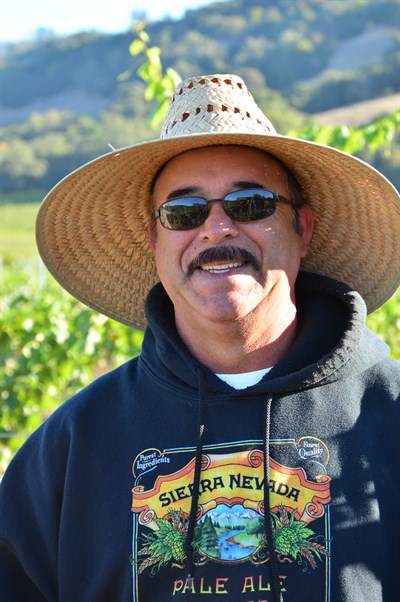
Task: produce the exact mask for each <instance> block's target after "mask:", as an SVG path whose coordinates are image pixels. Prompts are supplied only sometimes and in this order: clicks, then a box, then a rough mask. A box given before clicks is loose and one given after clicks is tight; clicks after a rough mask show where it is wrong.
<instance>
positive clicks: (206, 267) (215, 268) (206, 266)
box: [199, 261, 244, 274]
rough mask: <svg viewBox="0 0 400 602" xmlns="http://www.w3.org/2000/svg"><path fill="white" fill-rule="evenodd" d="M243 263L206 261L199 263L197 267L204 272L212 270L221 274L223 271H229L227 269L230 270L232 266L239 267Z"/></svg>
mask: <svg viewBox="0 0 400 602" xmlns="http://www.w3.org/2000/svg"><path fill="white" fill-rule="evenodd" d="M243 265H244V262H243V261H232V262H230V263H221V264H219V265H215V264H207V263H206V264H203V265H200V266H199V268H200V269H201V270H203V271H205V272H214V273H216V274H222V273H224V272H229V270H232V269H233V268H240V267H242V266H243Z"/></svg>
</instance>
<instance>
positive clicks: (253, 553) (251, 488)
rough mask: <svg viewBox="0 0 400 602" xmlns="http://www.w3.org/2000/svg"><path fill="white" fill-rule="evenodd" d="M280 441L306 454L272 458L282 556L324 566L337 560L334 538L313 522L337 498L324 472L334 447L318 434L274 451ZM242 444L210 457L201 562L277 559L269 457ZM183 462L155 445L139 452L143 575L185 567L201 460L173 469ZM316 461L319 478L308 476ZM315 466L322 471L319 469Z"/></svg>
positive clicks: (201, 516)
mask: <svg viewBox="0 0 400 602" xmlns="http://www.w3.org/2000/svg"><path fill="white" fill-rule="evenodd" d="M274 444H275V445H277V446H280V450H282V446H285V445H286V446H287V445H291V449H292V450H293V449H295V451H296V453H295V457H297V458H298V461H296V463H297V464H298V465H296V466H290V467H289V466H285V465H283V464H282V463H279V462H278V461H276V460H274V459H272V458H271V459H270V481H269V484H268V486H269V493H270V506H271V514H272V524H273V542H272V544H273V547H274V550H275V553H276V555H277V558H278V560H279V561H280V562H282V563H285V562H286V563H293V562H296V564H297V565H304V564H306V565H307V566H308V567H309V569H311V570H312V569H316V568H317V566H318V562H322V560H323V558H326V559H328V557H329V548H328V547H327V545H329V542H326V539H325V537H324V536H323V535H321V533H317V532H316V530H315V529H314V528H313V523H314V524H315V525H316V524H318V523H315V522H314V521H317V519H320V518H322V517H324V515H325V510H326V507H327V504H328V503H329V501H330V499H331V498H330V480H331V479H330V477H329V476H328V475H327V474H326V471H325V470H324V467H325V465H326V464H327V462H328V457H329V454H328V450H327V448H326V446H325V444H324V443H323V442H322V441H320V440H319V439H316V438H313V437H304V438H302V439H301V440H299V441H297V442H293V441H292V442H272V445H271V449H272V447H273V445H274ZM237 446H238V448H236V449H235V444H230V445H229V446H226V447H227V448H228V447H229V448H230V449H233V451H231V452H230V453H221V447H219V448H218V450H213V448H212V447H211V446H209V447H207V448H206V449H205V450H204V453H203V456H202V465H201V479H200V486H199V507H198V511H197V522H196V527H195V533H194V542H193V552H194V560H195V563H196V565H198V566H201V565H204V564H207V563H209V562H213V563H220V564H225V565H232V564H238V563H243V562H249V563H251V564H253V565H261V564H263V563H266V562H268V560H269V547H268V545H267V541H266V536H265V529H264V501H263V498H264V459H263V454H262V452H261V451H260V450H259V449H257V447H256V444H254V443H253V444H251V445H249V443H247V449H245V450H243V444H241V447H242V449H240V447H239V444H237ZM249 448H250V449H249ZM193 451H194V450H193ZM212 451H218V452H219V453H211V452H212ZM184 452H185V453H188V450H184ZM276 455H277V456H278V457H280V456H282V454H279V453H277V454H276ZM178 459H179V451H178V450H170V451H168V450H165V451H163V452H161V451H159V450H155V449H154V450H146V452H143V453H141V454H139V456H138V457H137V458H136V459H135V462H134V464H133V473H134V476H135V477H136V482H135V486H134V488H133V490H132V511H133V513H134V516H135V523H136V528H135V533H136V542H135V546H136V548H135V558H136V561H135V564H136V570H137V574H138V575H139V574H142V573H144V572H146V571H150V574H151V575H155V574H156V573H157V572H158V571H160V570H161V568H162V567H163V566H167V565H170V566H175V567H180V568H184V566H185V549H184V543H185V539H186V535H187V523H188V517H189V513H190V507H191V501H192V493H193V485H192V482H193V474H194V462H195V461H194V458H193V457H192V458H191V459H189V460H188V461H187V462H186V463H185V464H184V465H183V466H182V465H181V466H180V467H178V468H177V469H176V470H175V471H173V472H172V471H170V470H166V468H168V469H170V468H172V467H174V466H175V467H176V466H177V464H178V462H177V460H178ZM310 462H312V465H313V469H314V470H313V475H312V478H310V477H309V475H308V474H307V466H308V463H310ZM178 466H179V464H178ZM315 466H317V467H318V469H319V471H320V474H315ZM150 476H151V477H152V478H150ZM181 583H183V581H182V582H181ZM174 593H175V591H174Z"/></svg>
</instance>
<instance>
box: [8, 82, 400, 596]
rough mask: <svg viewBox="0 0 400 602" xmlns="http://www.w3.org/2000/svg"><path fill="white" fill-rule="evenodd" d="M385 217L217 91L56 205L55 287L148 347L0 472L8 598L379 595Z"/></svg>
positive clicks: (376, 202)
mask: <svg viewBox="0 0 400 602" xmlns="http://www.w3.org/2000/svg"><path fill="white" fill-rule="evenodd" d="M398 203H399V199H398V194H397V192H396V191H395V190H394V188H393V187H392V186H391V184H390V183H389V182H388V181H387V180H385V178H384V177H383V176H381V175H380V174H379V173H377V172H376V171H375V170H373V169H372V168H371V167H369V166H368V165H366V164H365V163H363V162H360V161H358V160H357V159H354V158H352V157H350V156H348V155H345V154H344V153H340V152H338V151H335V150H334V149H330V148H327V147H323V146H319V145H316V144H312V143H308V142H305V141H300V140H294V139H291V138H286V137H283V136H279V135H278V134H276V133H275V131H274V129H273V128H272V126H271V124H270V123H269V121H268V119H267V118H266V117H265V116H264V115H263V114H262V112H261V111H260V109H259V108H258V107H257V106H256V104H255V103H254V101H253V99H252V97H251V96H250V94H249V93H248V91H247V89H246V87H245V84H244V82H243V81H242V80H241V79H240V78H238V77H236V76H233V75H216V76H202V77H195V78H190V79H188V80H186V81H185V82H183V83H182V84H180V85H179V86H178V88H177V90H176V92H175V96H174V99H173V101H172V103H171V106H170V109H169V113H168V115H167V117H166V121H165V124H164V127H163V131H162V138H161V140H157V141H151V142H146V143H143V144H138V145H135V146H132V147H129V148H127V149H123V150H120V151H116V152H113V153H110V154H109V155H106V156H105V157H101V158H99V159H97V160H96V161H94V162H92V163H90V164H88V165H86V166H84V167H83V168H81V169H80V170H78V171H77V172H75V173H73V174H71V175H70V176H68V177H67V178H66V179H65V180H63V181H62V182H61V183H60V184H59V185H58V186H57V187H56V188H55V189H54V190H53V191H51V192H50V194H49V195H48V197H47V198H46V199H45V201H44V204H43V205H42V208H41V210H40V214H39V217H38V226H37V237H38V245H39V249H40V252H41V255H42V257H43V259H44V261H45V263H46V265H47V266H48V268H49V270H50V271H51V272H52V273H53V275H54V276H55V277H56V278H57V279H58V280H59V281H60V283H61V284H62V285H63V286H64V287H65V288H66V289H67V290H69V291H70V292H71V293H72V294H74V295H75V296H76V297H77V298H78V299H80V300H82V301H83V302H85V303H86V304H87V305H89V306H91V307H94V308H95V309H97V310H99V311H101V312H103V313H105V314H106V315H109V316H111V317H113V318H116V319H118V320H120V321H121V322H124V323H127V324H131V325H136V326H140V327H144V326H145V325H146V323H147V329H146V334H145V338H144V343H143V350H142V353H141V355H140V356H139V357H138V358H135V359H134V360H132V361H130V362H128V363H127V364H125V365H124V366H122V367H121V368H119V369H117V370H116V371H114V372H112V373H110V374H108V375H106V376H105V377H103V378H101V379H99V380H98V381H96V382H95V383H93V384H92V385H91V386H90V387H88V388H87V389H85V390H84V391H82V392H81V393H80V394H78V395H77V396H76V397H75V398H73V399H72V400H70V401H68V402H67V403H65V404H64V405H63V406H62V407H61V408H60V409H59V410H58V411H57V412H55V414H54V415H53V416H51V417H50V418H49V419H48V420H47V422H46V423H45V424H44V425H43V426H42V427H41V428H40V429H39V430H38V431H37V432H36V433H35V434H34V435H33V436H32V437H31V438H30V439H29V440H28V442H27V443H26V445H25V446H24V447H23V449H22V450H21V451H20V452H19V454H17V456H16V458H15V459H14V461H13V462H12V464H11V466H10V468H9V470H8V473H7V474H6V475H5V477H4V480H3V484H2V494H1V506H0V508H1V515H0V517H1V533H0V535H1V542H2V546H1V548H0V549H1V561H0V562H1V571H2V573H1V579H2V581H1V583H2V584H3V593H2V599H4V600H9V601H11V600H12V601H13V602H19V601H22V600H24V601H25V600H29V601H32V602H36V601H43V600H46V601H53V600H59V601H65V602H66V601H77V600H79V601H87V602H89V601H90V602H93V601H96V602H97V601H101V602H103V601H104V602H109V601H113V602H114V601H115V602H119V601H123V600H124V601H125V600H131V599H133V600H135V601H138V602H143V601H151V602H153V601H154V602H156V601H162V602H166V601H169V600H184V599H188V600H193V601H195V600H220V599H226V600H231V601H246V602H250V601H252V600H254V601H261V600H267V601H268V602H272V601H273V602H276V601H278V600H284V601H285V602H302V601H306V602H322V601H328V600H329V601H339V600H346V601H348V602H361V601H364V600H368V601H369V602H370V601H373V602H377V601H382V600H386V601H389V600H390V601H392V600H394V599H396V597H397V595H398V586H399V579H398V570H397V560H398V555H397V554H396V550H397V549H398V542H399V539H400V529H399V520H398V512H397V510H396V509H397V508H398V506H399V501H400V500H399V488H398V484H397V481H396V478H395V477H396V476H397V475H398V462H399V459H400V453H399V452H400V449H399V445H400V444H399V441H400V439H399V422H398V407H397V406H396V401H398V396H399V388H400V383H399V381H400V379H399V369H398V365H397V364H396V362H394V361H393V360H390V359H389V358H388V357H387V355H388V350H387V347H386V345H384V344H383V343H382V342H381V341H379V339H377V337H375V336H374V335H372V333H370V332H369V331H367V330H366V329H365V315H366V304H367V307H368V309H369V311H373V310H374V309H375V308H377V307H378V306H379V305H381V304H382V303H384V302H385V300H387V299H388V298H389V297H390V296H391V295H392V294H393V292H394V290H395V289H396V287H397V285H398V282H399V272H400V270H399V214H398V208H399V205H398ZM314 220H315V223H314ZM158 279H159V280H160V282H161V283H158V284H157V280H158ZM363 298H364V300H363ZM145 304H146V314H144V305H145ZM131 511H132V512H131Z"/></svg>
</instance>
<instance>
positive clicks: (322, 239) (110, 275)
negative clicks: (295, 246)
mask: <svg viewBox="0 0 400 602" xmlns="http://www.w3.org/2000/svg"><path fill="white" fill-rule="evenodd" d="M215 144H239V145H247V146H253V147H256V148H260V149H261V150H265V151H267V152H270V153H271V154H272V155H275V156H276V157H277V158H278V159H280V160H281V161H283V163H285V164H286V166H287V167H288V169H289V170H290V171H291V172H292V173H293V174H294V175H295V177H296V178H297V179H298V180H299V182H300V184H301V186H302V189H303V191H304V192H305V196H306V199H307V201H308V202H309V204H310V206H311V208H312V210H313V212H314V216H315V230H314V234H313V238H312V241H311V245H310V248H309V251H308V254H307V257H306V258H305V259H304V260H303V262H302V269H305V270H308V271H311V272H315V273H320V274H323V275H327V276H331V277H333V278H335V279H337V280H340V281H343V282H345V283H347V284H349V285H350V286H351V287H352V288H354V289H356V290H357V291H359V292H360V293H361V295H362V296H363V297H364V299H365V301H366V304H367V308H368V311H370V312H371V311H373V310H374V309H376V308H377V307H379V306H380V305H382V304H383V303H384V302H385V301H386V300H387V299H388V298H389V297H390V296H391V295H392V294H393V293H394V292H395V290H396V288H397V286H398V284H399V282H400V236H399V232H400V208H399V195H398V193H397V192H396V190H395V189H394V188H393V186H392V185H391V184H390V183H389V182H388V181H387V180H386V179H385V178H384V177H383V176H382V175H381V174H379V173H378V172H377V171H376V170H374V169H373V168H371V167H370V166H369V165H367V164H366V163H364V162H362V161H359V160H358V159H356V158H354V157H351V156H349V155H347V154H345V153H342V152H340V151H337V150H335V149H332V148H329V147H326V146H322V145H318V144H314V143H311V142H307V141H302V140H298V139H293V138H289V137H284V136H280V135H278V134H276V132H275V130H274V128H273V127H272V125H271V123H270V122H269V121H268V119H267V118H266V117H265V115H263V113H262V112H261V111H260V109H259V108H258V107H257V105H256V104H255V102H254V100H253V98H252V96H251V95H250V93H249V92H248V91H247V88H246V86H245V85H244V83H243V81H242V80H241V79H240V78H237V77H236V76H233V75H215V76H201V77H197V78H191V79H189V80H186V81H185V82H183V83H182V84H180V85H179V86H178V87H177V89H176V91H175V95H174V99H173V101H172V103H171V106H170V109H169V111H168V114H167V116H166V119H165V123H164V126H163V129H162V133H161V139H160V140H153V141H149V142H144V143H140V144H136V145H133V146H130V147H128V148H125V149H121V150H119V151H116V152H112V153H109V154H107V155H104V156H102V157H100V158H98V159H96V160H95V161H92V162H91V163H88V164H86V165H84V166H83V167H81V168H80V169H78V170H77V171H75V172H73V173H72V174H70V175H69V176H67V177H66V178H65V179H64V180H62V181H61V182H60V183H59V184H58V185H57V186H56V187H55V188H54V189H53V190H52V191H51V192H50V193H49V194H48V195H47V197H46V198H45V200H44V201H43V204H42V206H41V208H40V211H39V214H38V219H37V243H38V248H39V252H40V254H41V256H42V258H43V261H44V263H45V264H46V265H47V267H48V269H49V271H50V272H51V273H52V274H53V276H54V277H55V278H56V279H57V280H58V281H59V283H60V284H61V285H62V286H63V287H64V288H65V289H67V290H68V291H69V292H70V293H72V295H74V296H75V297H77V298H78V299H80V300H81V301H82V302H83V303H85V304H86V305H88V306H89V307H92V308H94V309H96V310H98V311H100V312H101V313H104V314H105V315H108V316H110V317H112V318H114V319H116V320H119V321H120V322H123V323H126V324H129V325H131V326H136V327H140V328H143V327H144V326H145V324H146V320H145V316H144V302H145V299H146V296H147V293H148V291H149V290H150V288H151V287H152V286H153V285H154V284H155V283H156V282H157V280H158V278H157V274H156V271H155V266H154V261H153V258H152V256H151V253H150V249H149V246H148V238H147V236H148V235H147V228H148V224H149V221H150V216H149V204H150V196H151V187H152V183H153V179H154V177H155V175H156V174H157V172H158V171H159V169H160V168H161V167H162V166H163V165H164V164H165V163H166V162H167V161H168V160H169V159H171V158H172V157H174V156H176V155H178V154H180V153H182V152H185V151H188V150H190V149H195V148H200V147H206V146H209V145H215Z"/></svg>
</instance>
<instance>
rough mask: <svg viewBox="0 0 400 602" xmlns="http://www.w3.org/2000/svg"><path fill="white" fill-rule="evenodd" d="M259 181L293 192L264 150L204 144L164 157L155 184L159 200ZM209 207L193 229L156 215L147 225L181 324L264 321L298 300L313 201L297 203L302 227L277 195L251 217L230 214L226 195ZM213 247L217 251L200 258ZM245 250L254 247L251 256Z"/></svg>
mask: <svg viewBox="0 0 400 602" xmlns="http://www.w3.org/2000/svg"><path fill="white" fill-rule="evenodd" d="M257 187H262V188H265V189H267V190H271V191H273V192H275V193H278V194H281V195H283V196H285V197H287V198H290V193H289V190H288V187H287V179H286V175H285V173H284V171H283V169H282V167H281V166H280V165H279V164H278V163H277V162H276V161H274V160H273V159H272V158H270V157H268V156H267V155H265V154H264V153H263V152H261V151H258V150H257V149H252V148H248V147H241V146H214V147H210V148H202V149H199V150H193V151H189V152H186V153H183V154H182V155H179V156H178V157H175V158H174V159H172V160H171V161H170V162H169V163H168V164H167V165H166V167H165V168H164V170H163V171H162V172H161V174H160V176H159V177H158V180H157V182H156V185H155V190H154V208H155V209H157V208H158V207H159V206H160V205H161V204H162V203H164V202H165V201H166V200H168V199H170V198H176V197H179V196H188V195H191V196H200V197H203V198H205V199H219V198H223V197H224V196H225V195H226V194H227V193H229V192H232V191H234V190H238V189H243V188H257ZM188 191H189V192H188ZM209 209H210V213H209V215H208V218H207V219H206V221H205V222H204V223H203V224H202V225H201V226H198V227H197V228H194V229H193V230H185V231H174V230H167V229H165V228H164V227H163V226H162V225H161V224H160V221H159V219H157V223H156V233H154V231H152V232H151V233H150V245H151V248H152V252H153V254H154V257H155V261H156V266H157V271H158V275H159V277H160V280H161V282H162V284H163V285H164V288H165V289H166V291H167V293H168V295H169V297H170V298H171V300H172V302H173V304H174V307H175V316H176V322H177V326H178V330H179V327H180V326H181V327H183V328H184V327H185V325H189V324H194V323H195V322H196V321H197V320H200V321H201V322H202V323H203V324H204V325H206V324H208V325H210V326H211V324H212V323H214V324H216V323H219V324H220V323H227V322H232V321H235V320H241V319H244V318H249V317H252V318H255V319H256V320H257V319H258V320H259V323H260V324H261V321H262V320H265V316H266V315H267V314H266V312H268V307H269V306H270V307H272V305H271V304H272V303H278V304H279V303H283V302H286V303H287V302H292V303H293V302H294V296H293V285H294V282H295V280H296V277H297V272H298V270H299V265H300V260H301V258H302V257H304V256H305V254H306V250H307V245H308V242H309V240H310V238H311V233H312V216H311V212H310V209H309V208H308V207H304V208H301V209H300V211H299V213H300V227H299V232H296V230H295V228H294V225H293V215H292V207H291V206H290V205H289V204H286V203H278V206H277V210H276V212H275V213H274V214H273V215H272V216H270V217H268V218H266V219H263V220H261V221H257V222H251V223H239V222H235V221H233V220H231V219H230V218H229V217H228V216H227V215H226V213H225V211H224V208H223V204H222V202H214V203H211V204H210V205H209ZM210 249H213V250H214V252H216V258H215V257H214V258H211V256H210V257H209V258H207V257H206V258H204V259H201V256H200V260H199V254H201V253H202V252H204V251H206V250H207V251H208V250H210ZM227 249H228V250H230V251H229V255H225V253H226V252H227ZM232 249H233V250H232ZM241 250H243V251H245V252H246V253H248V254H250V255H247V259H243V254H242V251H241ZM203 257H204V255H203ZM228 257H229V258H228ZM194 265H195V266H196V267H193V266H194ZM252 323H254V321H252Z"/></svg>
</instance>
